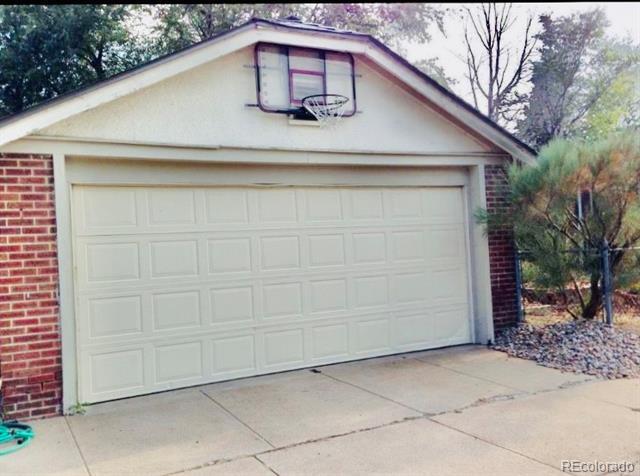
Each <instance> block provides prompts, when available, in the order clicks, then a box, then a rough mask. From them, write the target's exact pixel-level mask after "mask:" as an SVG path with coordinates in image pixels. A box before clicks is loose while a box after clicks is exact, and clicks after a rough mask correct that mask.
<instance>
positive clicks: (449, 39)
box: [403, 2, 640, 102]
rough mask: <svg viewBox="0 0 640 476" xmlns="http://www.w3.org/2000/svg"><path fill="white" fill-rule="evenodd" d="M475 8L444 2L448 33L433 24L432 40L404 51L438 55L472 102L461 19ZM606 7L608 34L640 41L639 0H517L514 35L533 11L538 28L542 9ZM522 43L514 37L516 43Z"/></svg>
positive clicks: (411, 55) (560, 12)
mask: <svg viewBox="0 0 640 476" xmlns="http://www.w3.org/2000/svg"><path fill="white" fill-rule="evenodd" d="M465 5H466V6H469V7H470V8H472V9H473V8H474V5H473V4H464V3H448V4H442V7H443V8H447V9H449V12H450V13H449V14H448V15H447V17H446V19H445V34H446V36H445V35H443V34H442V33H440V31H439V30H438V28H437V27H435V26H434V27H433V28H432V31H431V34H432V38H431V40H430V41H429V42H428V43H426V44H418V43H405V44H404V45H403V48H404V50H405V51H404V52H403V53H404V54H405V55H406V57H407V59H409V60H410V61H416V60H419V59H422V58H431V57H434V56H436V57H438V59H439V64H440V65H442V66H443V67H444V69H445V72H446V74H447V75H448V76H450V77H453V78H455V79H458V80H459V81H458V83H457V84H455V85H453V90H454V92H456V93H457V94H458V95H460V96H462V97H463V98H464V99H465V100H467V101H469V102H471V90H470V89H469V85H468V84H467V81H466V79H464V75H465V72H466V63H465V54H466V49H465V44H464V22H463V21H462V20H461V18H460V15H461V9H462V7H463V6H465ZM598 7H599V8H602V9H603V10H604V11H605V13H606V15H607V18H608V19H609V21H610V23H611V25H610V26H609V28H608V30H607V34H608V35H611V36H614V37H619V38H622V37H625V36H629V37H631V38H633V39H634V41H635V43H640V2H638V3H631V2H629V3H612V2H610V3H604V2H573V3H514V5H513V10H512V11H513V14H514V15H515V16H516V23H515V24H514V27H513V30H514V33H515V36H514V38H515V39H517V40H521V35H520V37H518V34H517V32H522V31H524V27H525V22H526V19H527V17H528V16H529V15H532V16H534V26H535V27H536V29H537V26H538V25H537V24H536V22H535V17H537V16H538V15H540V14H542V13H551V15H552V16H565V15H570V14H572V13H574V12H581V11H582V12H583V11H588V10H592V9H594V8H598ZM518 44H520V42H519V41H516V40H514V45H512V46H514V47H515V46H516V45H518Z"/></svg>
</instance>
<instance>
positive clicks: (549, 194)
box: [485, 131, 640, 319]
mask: <svg viewBox="0 0 640 476" xmlns="http://www.w3.org/2000/svg"><path fill="white" fill-rule="evenodd" d="M509 185H510V192H509V193H510V197H511V207H510V210H509V212H508V213H506V214H504V215H501V216H498V215H495V216H489V217H487V216H485V220H486V221H487V222H488V223H489V226H504V225H509V226H513V227H514V230H515V233H516V240H517V244H518V247H519V248H520V249H521V250H526V252H527V253H528V255H527V259H528V260H530V261H531V262H532V263H533V264H534V266H535V268H537V271H538V272H535V273H531V277H534V278H535V279H536V281H537V282H536V284H537V285H539V286H540V287H545V288H553V289H556V290H558V291H561V292H563V293H564V292H565V290H566V288H567V287H568V286H570V287H571V288H573V290H574V291H575V292H576V293H577V294H578V296H579V298H580V305H579V309H577V310H576V309H571V308H570V306H569V305H568V304H567V306H568V311H569V312H570V313H572V314H573V315H575V316H578V315H580V316H582V317H584V318H587V319H591V318H593V317H594V316H595V315H596V313H597V312H598V311H599V310H600V308H601V305H602V274H601V263H600V253H599V251H600V250H601V248H602V246H603V243H604V242H605V240H606V242H608V243H609V246H610V247H611V249H612V252H611V269H612V272H613V274H614V276H615V277H616V279H618V281H622V280H625V281H629V282H632V281H633V280H634V279H637V278H638V277H640V274H639V273H640V268H639V267H638V266H637V263H638V260H637V255H636V254H634V253H630V252H628V251H624V250H622V248H628V247H633V246H637V245H639V244H640V139H639V138H638V136H637V134H635V133H634V132H633V131H631V132H626V133H621V134H614V135H612V136H610V137H608V138H607V139H603V140H600V141H596V142H571V141H567V140H555V141H553V142H551V143H550V144H549V145H547V146H546V147H544V148H543V149H542V150H541V152H540V154H539V157H538V161H537V162H536V163H535V164H534V165H531V166H524V167H523V166H518V165H514V166H512V167H511V168H510V170H509ZM579 192H581V195H582V196H583V197H587V198H586V199H583V200H582V202H583V203H582V207H583V215H582V217H581V216H580V214H579V213H578V210H577V196H578V193H579ZM585 281H586V282H588V283H589V286H588V289H585V288H584V287H583V286H582V283H584V282H585ZM565 296H566V294H565Z"/></svg>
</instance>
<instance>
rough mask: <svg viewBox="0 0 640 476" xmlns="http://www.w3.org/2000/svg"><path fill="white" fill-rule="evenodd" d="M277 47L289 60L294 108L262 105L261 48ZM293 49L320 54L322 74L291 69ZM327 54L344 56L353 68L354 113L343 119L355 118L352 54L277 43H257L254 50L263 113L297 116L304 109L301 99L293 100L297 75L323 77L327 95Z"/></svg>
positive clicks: (354, 79)
mask: <svg viewBox="0 0 640 476" xmlns="http://www.w3.org/2000/svg"><path fill="white" fill-rule="evenodd" d="M265 46H266V47H275V48H278V49H280V51H281V52H282V53H283V54H285V55H286V58H287V82H288V88H287V91H288V94H289V104H290V105H292V106H289V107H288V108H278V107H269V106H266V105H264V104H263V103H262V99H261V80H262V78H261V76H260V61H259V59H260V48H261V47H265ZM291 49H294V50H306V51H310V52H315V53H320V55H321V58H322V63H323V71H322V72H318V71H310V70H304V69H296V68H294V69H291V61H290V58H291ZM327 53H330V54H340V55H344V56H345V57H346V59H347V60H348V62H349V65H350V67H351V95H352V98H353V99H352V101H353V108H352V111H351V112H349V113H348V114H345V115H344V116H343V117H351V116H354V115H355V113H356V111H357V101H356V74H355V61H354V59H353V55H352V54H351V53H347V52H344V51H332V50H324V49H320V48H307V47H299V46H290V45H281V44H277V43H265V42H259V43H256V45H255V48H254V64H255V70H256V96H257V99H258V101H257V105H258V107H259V108H260V110H261V111H263V112H268V113H276V114H297V113H300V110H301V108H302V101H301V100H299V99H297V100H296V99H294V98H293V81H292V78H293V75H295V74H300V75H309V76H321V77H322V86H323V91H324V93H323V94H327ZM293 105H298V107H295V106H293Z"/></svg>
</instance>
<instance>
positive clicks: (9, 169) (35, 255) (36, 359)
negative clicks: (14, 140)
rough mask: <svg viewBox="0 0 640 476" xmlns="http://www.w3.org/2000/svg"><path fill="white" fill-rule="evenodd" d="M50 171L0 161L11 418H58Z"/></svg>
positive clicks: (4, 344)
mask: <svg viewBox="0 0 640 476" xmlns="http://www.w3.org/2000/svg"><path fill="white" fill-rule="evenodd" d="M57 287H58V269H57V255H56V218H55V208H54V199H53V163H52V158H51V157H50V156H46V155H30V154H0V376H1V377H2V379H3V387H2V394H3V410H4V412H5V415H6V416H7V417H10V418H21V419H24V418H36V417H44V416H51V415H56V414H60V412H61V396H62V366H61V355H60V349H61V342H60V333H59V319H58V301H57Z"/></svg>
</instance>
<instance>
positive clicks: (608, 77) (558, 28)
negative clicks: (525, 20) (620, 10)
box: [518, 9, 640, 148]
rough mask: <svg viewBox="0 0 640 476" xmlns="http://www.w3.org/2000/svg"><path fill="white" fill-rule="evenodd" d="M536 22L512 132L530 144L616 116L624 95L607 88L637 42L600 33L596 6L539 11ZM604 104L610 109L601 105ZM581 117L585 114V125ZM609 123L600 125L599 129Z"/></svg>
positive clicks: (632, 58)
mask: <svg viewBox="0 0 640 476" xmlns="http://www.w3.org/2000/svg"><path fill="white" fill-rule="evenodd" d="M540 23H541V25H542V31H541V32H540V33H539V34H538V35H537V39H538V41H539V42H540V44H541V47H540V51H539V53H540V55H539V58H538V59H537V60H536V61H535V62H534V64H533V74H532V78H531V79H532V83H533V88H532V91H531V93H530V95H529V99H528V106H527V107H526V110H525V114H524V119H522V120H521V121H520V122H519V124H518V135H519V136H520V137H521V138H522V139H523V140H524V141H525V142H528V143H529V144H531V145H532V146H534V147H536V148H540V147H541V146H543V145H544V144H546V143H548V142H549V141H550V140H552V139H553V138H556V137H571V136H574V135H577V134H578V133H579V132H587V131H588V129H591V130H590V131H589V132H590V133H594V132H596V129H599V128H600V127H599V126H598V125H597V122H598V121H600V122H601V121H603V120H607V119H605V117H606V116H607V115H609V117H608V120H615V119H616V117H615V116H616V115H617V116H618V117H617V118H618V119H620V118H621V117H620V116H621V115H620V114H619V113H616V111H615V108H616V106H620V105H621V103H622V102H624V101H621V99H622V98H621V97H619V96H618V97H617V98H616V94H615V93H616V91H614V90H612V89H611V88H612V87H613V86H615V85H616V82H617V81H624V80H621V79H620V76H621V75H624V74H626V73H628V72H629V71H630V68H632V67H633V66H634V65H637V64H638V59H639V58H640V55H639V53H638V48H637V46H634V45H633V44H631V43H630V42H629V41H623V42H616V41H613V40H609V39H606V38H605V36H604V29H605V27H606V26H607V25H608V22H607V19H606V16H605V14H604V12H603V11H602V10H598V9H596V10H593V11H590V12H586V13H580V14H573V15H570V16H566V17H560V18H557V19H553V18H552V17H551V16H549V15H542V16H541V17H540ZM629 81H630V79H629V78H628V79H627V85H628V84H629ZM617 87H618V90H619V91H620V92H621V93H623V94H624V89H625V85H624V84H623V83H618V84H617ZM616 102H618V104H615V103H616ZM608 106H610V107H612V108H613V109H611V110H609V111H607V107H608ZM594 108H596V109H594ZM597 109H599V110H597ZM590 113H591V116H590V117H589V114H590ZM610 114H611V115H610ZM585 120H586V121H587V123H588V122H589V120H591V127H589V125H588V124H585ZM611 129H612V127H611V126H609V127H605V128H604V129H603V130H601V131H600V133H607V132H610V130H611Z"/></svg>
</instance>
